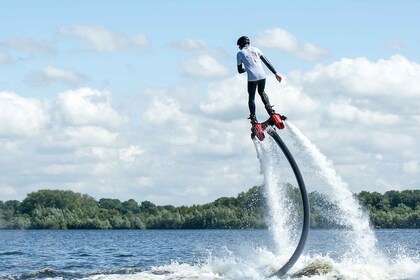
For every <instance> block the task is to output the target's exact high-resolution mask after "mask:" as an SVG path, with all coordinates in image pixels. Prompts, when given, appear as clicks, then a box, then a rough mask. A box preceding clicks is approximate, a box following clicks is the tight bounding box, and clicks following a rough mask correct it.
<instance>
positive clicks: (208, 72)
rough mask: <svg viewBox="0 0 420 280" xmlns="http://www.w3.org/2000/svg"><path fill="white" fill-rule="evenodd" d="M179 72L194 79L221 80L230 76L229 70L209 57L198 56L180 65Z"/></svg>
mask: <svg viewBox="0 0 420 280" xmlns="http://www.w3.org/2000/svg"><path fill="white" fill-rule="evenodd" d="M181 67H182V68H181V71H182V73H184V74H185V75H187V76H191V77H195V78H222V77H227V76H228V75H229V74H230V70H229V69H228V68H227V67H226V66H224V65H222V64H220V63H219V62H218V61H217V60H216V59H214V58H213V57H211V56H200V57H198V58H195V59H190V60H187V61H185V62H184V63H182V66H181Z"/></svg>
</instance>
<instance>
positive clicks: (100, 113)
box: [56, 88, 128, 129]
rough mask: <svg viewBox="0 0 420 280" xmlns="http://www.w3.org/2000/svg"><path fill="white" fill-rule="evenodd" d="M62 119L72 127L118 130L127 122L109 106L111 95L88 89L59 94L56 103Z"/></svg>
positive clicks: (125, 118)
mask: <svg viewBox="0 0 420 280" xmlns="http://www.w3.org/2000/svg"><path fill="white" fill-rule="evenodd" d="M56 106H57V107H58V112H59V114H60V115H61V117H62V119H63V120H64V121H65V122H66V123H67V124H69V125H73V126H95V125H97V126H103V127H106V128H111V129H112V128H118V127H120V126H121V125H122V124H124V123H126V122H127V121H128V119H127V117H125V116H123V115H121V114H120V113H118V112H117V111H116V110H115V109H114V108H113V107H112V104H111V94H110V93H109V92H103V91H99V90H93V89H90V88H81V89H77V90H69V91H65V92H63V93H61V94H60V95H59V96H58V98H57V101H56Z"/></svg>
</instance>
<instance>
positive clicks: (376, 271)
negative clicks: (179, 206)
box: [0, 230, 420, 279]
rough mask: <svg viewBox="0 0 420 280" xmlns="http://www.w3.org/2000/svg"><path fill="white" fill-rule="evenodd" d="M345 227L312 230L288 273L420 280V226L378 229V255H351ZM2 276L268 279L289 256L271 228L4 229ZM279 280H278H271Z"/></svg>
mask: <svg viewBox="0 0 420 280" xmlns="http://www.w3.org/2000/svg"><path fill="white" fill-rule="evenodd" d="M347 235H348V232H347V231H345V230H311V231H310V233H309V236H308V241H307V243H306V247H305V250H304V253H303V255H302V256H301V257H300V259H299V260H298V262H297V263H296V264H295V266H294V267H293V268H292V269H291V270H290V272H289V274H288V275H289V276H290V277H291V276H292V275H293V274H294V273H296V272H298V271H299V270H301V269H303V268H305V267H307V266H308V265H310V264H311V263H312V264H313V263H318V265H319V266H323V265H325V264H326V265H327V266H328V267H329V269H328V270H327V271H324V272H322V273H321V275H309V274H308V275H306V276H299V277H297V279H420V255H419V251H420V230H376V231H375V236H376V238H377V241H378V244H377V247H378V249H379V253H378V254H379V255H380V257H378V254H373V255H372V258H371V259H370V260H360V259H358V257H357V256H354V255H352V253H349V252H351V248H349V245H348V244H347V242H346V241H345V240H347V239H346V238H348V237H347ZM0 240H1V243H0V278H1V279H41V278H42V279H45V278H55V279H267V278H268V275H269V274H270V273H272V272H274V271H275V270H277V269H279V268H280V267H281V266H282V265H283V264H284V263H285V262H286V261H287V260H288V258H289V257H290V252H281V253H278V252H277V250H276V248H275V247H276V246H275V244H274V242H273V238H272V236H271V233H270V231H269V230H57V231H54V230H27V231H18V230H15V231H13V230H1V231H0ZM272 279H273V278H272Z"/></svg>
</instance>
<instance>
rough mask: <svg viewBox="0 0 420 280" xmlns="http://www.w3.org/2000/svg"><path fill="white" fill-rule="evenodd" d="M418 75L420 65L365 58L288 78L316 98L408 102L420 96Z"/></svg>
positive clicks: (403, 60) (398, 58) (396, 57)
mask: <svg viewBox="0 0 420 280" xmlns="http://www.w3.org/2000/svg"><path fill="white" fill-rule="evenodd" d="M296 74H297V75H296ZM419 75H420V64H418V63H416V62H412V61H409V60H408V59H407V58H405V57H403V56H401V55H394V56H392V57H390V58H389V59H379V60H378V61H376V62H375V61H370V60H368V59H367V58H364V57H360V58H355V59H350V58H343V59H341V60H339V61H337V62H334V63H331V64H329V65H317V66H316V67H315V69H314V70H312V71H309V72H307V73H304V74H303V75H301V74H299V73H294V74H293V75H292V76H291V78H293V79H295V80H294V81H295V82H296V83H300V84H302V85H303V86H305V87H306V88H310V89H311V92H312V93H315V94H317V95H326V94H329V95H331V94H342V95H348V96H355V97H378V98H379V97H395V96H396V95H398V97H399V98H411V97H416V96H418V94H419V86H418V77H419Z"/></svg>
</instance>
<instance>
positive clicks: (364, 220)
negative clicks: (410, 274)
mask: <svg viewBox="0 0 420 280" xmlns="http://www.w3.org/2000/svg"><path fill="white" fill-rule="evenodd" d="M287 127H288V129H286V131H288V132H289V133H290V134H291V136H292V138H293V139H294V142H295V143H297V144H300V145H301V146H302V148H303V150H304V151H305V152H306V153H307V154H308V155H309V156H310V157H311V158H312V160H313V161H314V166H316V167H317V168H318V169H319V170H318V172H317V175H318V176H320V177H321V179H322V180H323V181H324V182H326V183H327V185H328V186H329V187H330V188H331V193H330V194H329V195H330V197H331V198H332V199H333V200H334V202H335V203H336V204H337V206H338V207H339V209H340V212H341V213H339V214H338V215H337V217H335V219H336V221H337V222H339V223H340V224H341V225H343V226H345V227H346V228H349V229H350V230H351V234H350V235H349V238H348V239H349V240H347V241H348V242H350V243H351V248H352V249H353V252H351V255H352V257H353V258H354V257H356V256H357V257H360V258H362V259H363V260H365V261H367V260H370V261H372V259H377V260H378V257H380V254H379V252H378V250H377V247H376V246H377V245H376V243H377V240H376V238H375V235H374V232H373V230H372V229H371V227H370V224H369V218H368V215H367V214H366V213H365V212H364V211H363V210H362V208H361V207H360V205H359V203H358V201H357V200H356V199H355V198H354V197H353V194H352V193H351V191H350V190H349V187H348V185H347V184H346V183H345V182H344V181H343V179H342V178H341V176H340V175H339V174H337V172H336V171H335V169H334V167H333V165H332V163H331V162H330V161H329V160H328V159H327V158H326V157H325V156H324V155H323V154H322V153H321V152H320V151H319V149H318V148H317V147H316V146H315V145H314V144H312V143H311V142H310V141H309V140H308V138H306V137H305V136H304V135H303V133H302V132H300V131H299V129H298V128H297V127H296V126H294V125H293V124H291V123H290V122H288V124H287ZM379 259H380V260H378V261H383V259H384V258H382V257H380V258H379Z"/></svg>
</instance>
